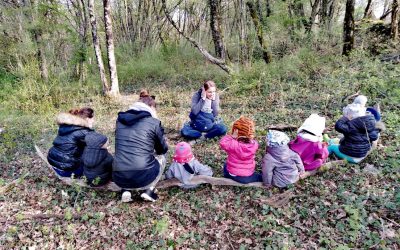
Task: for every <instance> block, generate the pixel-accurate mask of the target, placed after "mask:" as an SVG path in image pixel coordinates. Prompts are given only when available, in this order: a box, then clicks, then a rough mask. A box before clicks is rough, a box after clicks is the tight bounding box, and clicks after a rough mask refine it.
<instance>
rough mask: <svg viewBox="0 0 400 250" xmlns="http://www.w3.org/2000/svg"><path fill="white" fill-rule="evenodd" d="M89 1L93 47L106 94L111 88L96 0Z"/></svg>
mask: <svg viewBox="0 0 400 250" xmlns="http://www.w3.org/2000/svg"><path fill="white" fill-rule="evenodd" d="M88 2H89V4H88V7H89V8H88V9H89V17H90V24H91V25H92V38H93V47H94V52H95V55H96V60H97V66H98V67H99V72H100V79H101V83H102V86H103V94H104V95H106V94H107V93H108V91H109V90H110V86H109V85H108V81H107V77H106V74H105V70H104V63H103V57H102V56H101V48H100V42H99V38H98V36H97V21H96V15H95V12H94V0H89V1H88Z"/></svg>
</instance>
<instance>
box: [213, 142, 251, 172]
mask: <svg viewBox="0 0 400 250" xmlns="http://www.w3.org/2000/svg"><path fill="white" fill-rule="evenodd" d="M219 145H220V146H221V148H222V149H223V150H225V151H226V153H227V154H228V159H227V160H226V168H227V170H228V172H229V173H231V174H233V175H237V176H250V175H252V174H253V173H254V169H255V168H256V162H255V160H254V158H255V156H256V151H257V149H258V142H257V141H256V140H252V141H251V142H250V143H243V142H239V141H238V140H236V139H235V138H233V137H232V136H230V135H225V136H224V137H223V138H222V139H221V141H220V142H219Z"/></svg>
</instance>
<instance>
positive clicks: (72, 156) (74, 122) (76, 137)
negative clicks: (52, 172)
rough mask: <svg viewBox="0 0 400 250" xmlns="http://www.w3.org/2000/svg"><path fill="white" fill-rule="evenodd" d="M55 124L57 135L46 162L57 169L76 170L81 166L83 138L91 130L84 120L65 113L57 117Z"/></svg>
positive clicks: (83, 146)
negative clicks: (57, 127)
mask: <svg viewBox="0 0 400 250" xmlns="http://www.w3.org/2000/svg"><path fill="white" fill-rule="evenodd" d="M57 123H58V124H59V129H58V135H57V137H56V138H55V139H54V142H53V147H52V148H51V149H50V150H49V153H48V155H47V160H48V161H49V163H50V164H51V165H52V166H53V167H55V168H57V169H61V170H64V171H73V170H76V169H78V168H79V167H80V165H81V156H82V153H83V150H84V148H85V145H86V144H85V136H86V134H88V133H89V132H91V131H92V129H90V128H88V124H87V122H86V121H85V120H84V119H82V118H80V117H77V116H74V115H71V114H67V113H61V114H60V115H59V116H58V117H57Z"/></svg>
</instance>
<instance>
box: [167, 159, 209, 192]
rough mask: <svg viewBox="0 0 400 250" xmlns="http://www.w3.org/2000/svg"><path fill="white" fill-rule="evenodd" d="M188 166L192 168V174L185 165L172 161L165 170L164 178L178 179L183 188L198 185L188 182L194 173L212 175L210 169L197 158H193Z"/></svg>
mask: <svg viewBox="0 0 400 250" xmlns="http://www.w3.org/2000/svg"><path fill="white" fill-rule="evenodd" d="M188 164H189V166H190V168H191V169H192V170H193V172H194V173H193V174H191V173H189V172H188V171H187V170H186V169H185V167H184V166H183V164H182V163H178V162H173V163H172V164H171V166H170V167H169V169H168V170H167V172H166V173H165V178H167V179H171V178H176V179H178V180H180V181H181V182H182V183H183V184H185V185H184V186H183V188H195V187H197V186H198V185H190V184H188V183H189V182H190V180H191V179H192V178H193V176H195V175H207V176H212V175H213V171H212V169H211V168H210V167H209V166H207V165H203V164H201V163H200V162H199V161H198V160H196V159H195V158H193V159H192V160H191V161H190V162H189V163H188Z"/></svg>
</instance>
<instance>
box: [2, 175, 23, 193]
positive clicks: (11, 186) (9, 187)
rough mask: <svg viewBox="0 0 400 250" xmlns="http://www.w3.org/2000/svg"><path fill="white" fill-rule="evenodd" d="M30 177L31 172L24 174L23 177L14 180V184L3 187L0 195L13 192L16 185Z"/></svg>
mask: <svg viewBox="0 0 400 250" xmlns="http://www.w3.org/2000/svg"><path fill="white" fill-rule="evenodd" d="M28 175H29V172H27V173H25V174H23V175H22V176H21V177H19V178H18V179H15V180H13V181H12V182H10V183H8V184H7V185H5V186H4V187H1V188H0V194H4V193H6V192H8V191H9V190H11V189H12V188H13V187H14V186H15V185H17V184H19V183H21V182H22V181H23V180H24V179H25V178H26V177H27V176H28Z"/></svg>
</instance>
